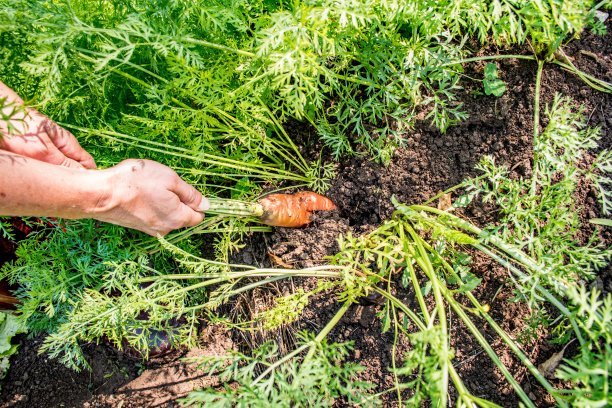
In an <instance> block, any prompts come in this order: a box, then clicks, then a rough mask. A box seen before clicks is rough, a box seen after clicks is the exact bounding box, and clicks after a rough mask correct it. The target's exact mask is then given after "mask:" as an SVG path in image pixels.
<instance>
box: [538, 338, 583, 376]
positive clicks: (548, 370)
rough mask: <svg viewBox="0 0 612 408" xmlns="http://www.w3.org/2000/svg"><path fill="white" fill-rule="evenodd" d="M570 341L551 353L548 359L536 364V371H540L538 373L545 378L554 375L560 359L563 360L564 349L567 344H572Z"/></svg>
mask: <svg viewBox="0 0 612 408" xmlns="http://www.w3.org/2000/svg"><path fill="white" fill-rule="evenodd" d="M572 341H574V340H572ZM572 341H570V342H569V343H567V344H566V345H565V347H563V350H561V351H560V352H558V353H555V354H553V355H552V356H551V357H550V358H549V359H548V360H546V361H545V362H543V363H542V364H540V365H538V371H539V372H540V374H542V375H543V376H544V377H546V378H553V377H554V376H555V372H556V371H557V367H559V364H560V363H561V360H563V353H565V349H566V348H567V346H569V345H570V344H572Z"/></svg>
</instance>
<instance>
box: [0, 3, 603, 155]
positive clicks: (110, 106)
mask: <svg viewBox="0 0 612 408" xmlns="http://www.w3.org/2000/svg"><path fill="white" fill-rule="evenodd" d="M0 4H1V5H2V10H3V11H2V14H1V18H0V21H1V22H2V25H1V26H0V35H2V36H3V37H6V38H7V41H10V42H11V44H14V45H15V49H16V50H20V52H19V53H17V52H14V53H9V54H10V57H11V58H12V60H11V61H10V62H6V63H5V65H4V66H3V68H4V69H2V70H0V75H2V76H3V77H6V78H7V79H9V80H12V85H14V86H16V87H17V88H18V90H19V91H24V92H26V91H27V92H28V94H29V92H30V91H32V86H31V84H32V83H33V82H34V83H35V84H36V92H37V94H36V97H37V99H38V100H39V101H40V102H41V103H42V104H43V105H44V106H45V112H46V113H48V114H50V115H51V116H52V117H54V118H57V119H61V120H65V121H67V122H69V123H71V124H73V125H78V126H81V127H83V128H93V129H96V130H101V129H106V130H107V129H109V128H110V129H114V130H116V131H118V132H121V133H125V134H130V135H137V137H138V138H139V139H144V140H155V141H161V142H164V143H169V144H172V145H176V146H182V147H186V148H188V149H190V150H192V151H194V152H205V151H206V152H215V151H224V153H225V154H226V155H230V156H231V157H232V158H243V157H245V156H249V155H252V156H253V158H260V157H262V156H267V155H269V154H273V155H275V154H274V150H275V149H276V148H277V147H278V146H277V145H275V143H274V142H272V141H270V140H268V138H265V137H262V136H264V135H265V136H269V133H270V129H271V126H270V125H271V124H272V119H271V118H270V116H269V115H268V112H269V111H271V112H272V115H273V116H274V117H277V118H279V120H280V121H281V122H282V121H283V120H284V119H285V118H288V117H293V118H297V119H307V120H308V121H310V122H312V123H314V124H315V125H316V126H317V128H318V130H319V133H320V135H321V137H322V138H323V140H324V141H325V142H326V144H327V145H328V146H330V148H331V149H332V151H333V152H334V155H335V156H336V157H337V158H339V157H340V156H342V155H345V154H355V153H356V152H357V150H356V149H355V144H354V143H356V144H358V145H363V146H364V147H365V148H366V149H367V151H369V153H370V154H372V155H373V156H374V157H375V158H377V159H379V160H380V161H382V162H387V161H388V160H389V157H390V151H391V149H392V148H393V147H394V146H397V145H399V144H401V143H402V137H401V131H402V130H403V129H405V128H406V127H407V126H410V124H411V123H412V121H413V119H414V117H415V116H416V114H417V113H418V112H417V111H418V110H419V109H425V110H427V111H428V112H429V114H428V116H429V117H430V118H431V120H432V122H433V123H434V124H435V125H436V126H438V127H439V128H440V129H441V130H442V131H444V130H445V129H446V128H447V127H448V126H449V125H451V124H452V123H454V122H456V121H458V120H461V119H462V118H464V117H465V114H464V113H462V112H461V104H459V103H457V102H456V101H455V96H454V92H455V91H456V90H457V89H459V88H460V86H459V85H458V81H459V78H460V71H461V67H460V65H458V64H457V62H458V61H459V60H461V58H462V57H463V56H464V54H465V47H464V39H465V38H467V37H468V36H474V37H477V38H478V39H479V40H481V41H482V42H484V41H488V40H492V41H495V42H496V43H498V44H514V43H523V42H525V41H527V40H529V41H530V42H531V43H532V45H533V47H534V49H535V51H536V52H537V53H540V52H543V51H546V52H547V53H550V52H552V51H554V50H555V49H556V48H557V47H559V45H560V44H561V43H562V42H563V41H564V40H565V39H567V38H569V37H570V36H572V35H577V34H578V33H580V32H581V31H582V30H583V29H584V27H585V26H586V25H587V24H589V21H592V20H593V18H592V13H591V9H590V6H591V5H592V4H591V2H583V1H569V2H568V1H564V2H559V4H557V2H552V3H549V2H544V3H543V2H540V1H535V0H534V1H527V2H519V3H517V4H515V2H508V1H504V2H498V1H493V2H481V1H476V0H469V1H462V2H459V3H457V2H447V1H442V2H440V1H436V2H407V3H402V4H401V5H398V4H397V3H396V2H392V1H387V0H367V1H366V0H363V1H348V0H336V1H333V2H326V1H325V2H324V1H308V2H302V1H299V2H289V3H288V2H283V1H279V2H264V1H256V2H251V1H245V0H219V1H212V2H211V1H203V0H189V1H178V2H177V1H164V2H157V3H155V5H152V4H151V3H150V2H147V1H141V0H136V1H131V2H128V3H125V2H123V1H119V0H104V1H103V2H101V3H96V7H92V6H91V1H90V0H78V1H71V2H65V1H59V2H42V3H41V2H34V3H32V2H28V1H9V2H8V3H7V2H6V1H4V2H3V3H0ZM8 57H9V56H7V58H8ZM220 67H223V68H222V69H219V68H220ZM26 75H27V77H28V80H27V81H26V80H25V79H24V78H25V76H26ZM13 76H14V78H13ZM421 107H422V108H421ZM220 135H223V137H222V138H219V136H220ZM353 142H354V143H353ZM96 144H98V143H92V147H94V146H93V145H96ZM108 145H110V146H111V147H113V148H114V150H115V152H114V153H118V151H117V149H118V147H117V145H116V141H115V142H105V143H104V145H103V146H101V147H102V148H103V149H106V148H107V146H108ZM138 147H140V148H141V149H140V151H139V150H138V149H135V150H132V149H130V151H129V153H130V154H138V155H139V154H142V151H141V150H142V146H138ZM148 154H150V152H149V153H148ZM105 157H108V159H109V161H113V160H116V157H117V156H116V155H109V154H108V153H107V154H106V155H105ZM154 157H155V158H157V156H155V155H154ZM162 157H163V158H164V160H167V161H168V162H169V164H172V165H174V166H175V167H186V166H179V165H178V164H179V163H181V161H180V160H178V158H176V157H164V156H163V155H162ZM273 161H274V159H273Z"/></svg>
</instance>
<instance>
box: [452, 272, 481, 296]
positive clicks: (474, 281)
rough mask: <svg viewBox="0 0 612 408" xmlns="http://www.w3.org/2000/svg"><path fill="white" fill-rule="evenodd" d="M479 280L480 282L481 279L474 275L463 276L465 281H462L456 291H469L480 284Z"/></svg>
mask: <svg viewBox="0 0 612 408" xmlns="http://www.w3.org/2000/svg"><path fill="white" fill-rule="evenodd" d="M480 282H482V279H480V278H477V277H476V276H474V275H472V274H469V275H467V276H466V277H465V283H463V284H462V285H461V286H460V287H459V289H458V290H457V293H464V292H469V291H471V290H474V289H475V288H476V286H478V285H480Z"/></svg>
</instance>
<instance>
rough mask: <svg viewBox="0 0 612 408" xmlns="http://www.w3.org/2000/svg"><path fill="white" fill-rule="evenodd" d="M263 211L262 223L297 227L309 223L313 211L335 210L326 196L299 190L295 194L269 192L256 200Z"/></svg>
mask: <svg viewBox="0 0 612 408" xmlns="http://www.w3.org/2000/svg"><path fill="white" fill-rule="evenodd" d="M257 203H258V204H260V205H261V206H262V207H263V210H264V213H263V215H262V216H261V217H260V218H259V219H260V220H261V222H262V223H264V224H266V225H271V226H274V227H289V228H299V227H303V226H305V225H308V224H310V216H311V215H312V212H313V211H331V210H335V209H336V208H338V207H336V206H335V205H334V203H333V202H332V201H331V200H330V199H329V198H327V197H323V196H322V195H320V194H317V193H313V192H312V191H301V192H299V193H297V194H295V195H290V194H270V195H268V196H266V197H264V198H262V199H260V200H258V201H257Z"/></svg>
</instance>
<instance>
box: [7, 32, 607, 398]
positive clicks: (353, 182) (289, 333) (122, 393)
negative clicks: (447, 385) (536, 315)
mask: <svg viewBox="0 0 612 408" xmlns="http://www.w3.org/2000/svg"><path fill="white" fill-rule="evenodd" d="M607 25H608V32H609V33H612V26H611V24H610V21H608V23H607ZM565 51H566V53H567V55H568V57H569V58H570V59H571V60H572V61H573V63H574V64H575V65H576V66H577V67H578V68H580V69H581V70H583V71H585V72H587V73H588V74H590V75H593V76H595V77H597V78H600V79H603V80H606V81H608V82H612V60H611V57H610V56H611V55H612V34H608V35H607V36H605V37H598V36H594V35H592V34H590V33H585V34H583V35H582V38H580V39H578V40H575V41H573V42H571V43H570V44H569V45H568V46H567V47H566V49H565ZM494 53H499V54H517V53H518V54H521V53H522V54H526V55H529V54H530V51H529V49H528V48H522V49H514V50H498V49H495V48H494V47H489V48H487V49H484V50H482V51H480V52H479V55H489V54H494ZM497 63H498V67H499V71H500V77H501V79H502V80H503V81H504V82H505V83H506V86H507V91H506V92H505V93H504V95H503V96H502V97H500V98H495V97H493V96H484V95H479V96H476V97H474V96H473V93H474V92H475V91H477V90H480V87H481V84H480V83H476V82H473V81H471V80H469V79H466V80H465V81H463V83H462V84H461V85H462V86H463V87H464V90H463V91H462V92H460V93H459V94H458V97H459V101H460V102H462V103H463V110H464V111H465V112H466V113H468V114H469V119H467V120H465V121H463V122H461V123H460V124H458V125H456V126H452V127H450V128H449V129H448V131H447V132H446V134H440V132H439V131H438V130H436V129H435V128H433V127H431V126H430V124H429V123H428V122H427V121H426V120H424V119H423V120H420V121H418V122H417V124H416V126H415V128H414V130H413V131H411V132H410V133H409V134H406V135H405V137H406V145H405V147H404V148H402V149H399V150H397V151H396V152H395V154H394V155H393V157H392V159H391V162H390V164H389V166H388V167H383V166H381V165H378V164H376V163H374V162H372V161H370V160H368V159H367V158H366V157H357V158H352V159H347V160H345V161H343V162H341V163H339V164H338V166H337V174H338V176H337V178H336V179H335V180H334V181H333V184H332V186H331V189H330V190H329V192H328V193H327V195H328V196H329V197H330V198H331V199H332V200H333V201H334V202H335V203H336V205H337V206H338V208H339V209H338V210H337V211H333V212H331V213H326V214H321V213H320V214H317V215H315V216H314V217H313V219H314V221H313V222H312V224H311V225H310V226H309V227H307V228H303V229H284V228H277V229H276V230H275V231H274V232H273V233H269V234H265V235H262V234H260V235H253V236H250V237H247V238H246V240H245V243H246V246H245V248H243V249H242V250H241V251H240V252H239V253H238V254H237V255H236V259H234V261H237V262H241V263H246V264H252V265H257V266H271V265H274V263H275V262H277V261H276V260H274V259H272V257H271V255H270V254H273V255H274V256H275V257H278V258H280V259H281V260H282V262H283V263H284V264H290V265H294V266H296V267H308V266H313V265H319V264H321V263H322V262H323V258H324V257H326V256H330V255H333V254H335V253H336V252H337V250H338V244H337V241H336V240H337V237H338V235H339V234H346V233H348V232H351V233H352V234H353V235H359V234H364V233H367V232H370V231H372V230H373V229H375V228H376V227H377V226H379V225H380V224H381V223H382V222H383V221H384V220H387V219H389V218H390V217H391V215H392V213H393V211H394V208H393V206H392V204H391V200H390V199H391V197H392V196H395V197H396V198H397V200H398V201H399V202H404V203H408V204H418V203H423V202H424V201H426V200H427V199H429V198H431V197H433V196H434V195H436V194H437V193H438V192H439V191H441V190H442V191H443V190H446V189H448V188H450V187H453V186H454V185H456V184H458V183H460V182H461V181H463V180H464V179H466V178H468V177H471V176H475V175H477V171H476V170H475V169H474V168H475V165H476V164H477V163H478V162H479V160H480V159H481V158H482V156H483V155H485V154H488V155H492V156H493V157H494V158H495V160H496V162H497V163H500V164H505V165H506V166H508V167H509V168H510V169H512V177H529V176H530V175H531V168H532V157H533V151H532V139H533V109H534V102H533V101H534V88H535V76H536V63H535V62H533V61H527V60H516V59H507V60H499V61H498V62H497ZM485 65H486V63H485V62H479V63H470V64H467V65H466V66H465V69H466V71H465V73H466V75H467V76H469V77H475V78H481V77H482V76H483V69H484V66H485ZM555 93H561V94H562V95H565V96H571V97H572V98H573V99H574V101H575V102H577V103H578V104H583V105H584V106H585V109H586V114H587V117H588V125H589V126H592V127H594V126H599V127H601V136H602V140H601V142H600V145H601V148H610V147H612V115H610V112H612V98H611V97H610V95H609V94H604V93H601V92H598V91H596V90H593V89H592V88H590V87H589V86H587V85H586V84H585V83H584V82H583V81H581V80H580V79H579V78H578V77H576V76H574V75H572V74H570V73H567V72H565V71H564V70H562V69H561V68H559V67H557V66H554V65H552V64H547V65H546V66H545V69H544V72H543V77H542V97H541V99H542V100H541V103H542V105H541V108H542V110H543V109H544V106H545V104H550V103H551V102H552V100H553V98H554V95H555ZM423 116H424V115H423ZM545 126H546V120H545V119H544V120H543V121H542V123H541V127H542V129H543V128H544V127H545ZM289 130H290V132H291V136H292V137H293V138H294V140H296V141H297V144H298V145H300V146H302V148H303V149H304V154H305V155H306V156H309V155H311V154H314V153H317V152H319V151H320V150H321V146H320V144H319V142H318V141H317V137H316V134H315V132H314V131H313V130H312V129H311V128H309V127H305V125H303V124H297V123H293V124H291V125H290V126H289ZM324 153H325V151H324ZM595 153H596V152H592V154H595ZM590 158H591V157H590V156H589V155H587V156H585V158H584V160H585V162H588V161H589V160H590ZM576 199H577V201H578V203H579V204H580V205H581V206H582V212H581V216H582V217H583V218H585V219H588V218H593V217H601V213H600V210H599V205H598V203H597V200H596V197H595V195H594V192H593V191H592V190H591V189H590V188H588V186H586V187H585V188H584V189H581V191H579V192H577V194H576ZM465 215H466V216H468V217H469V218H470V220H471V221H472V222H474V223H476V224H477V225H485V224H488V223H490V222H495V221H496V219H497V214H496V213H495V212H494V211H493V210H492V209H491V208H487V207H484V206H472V207H469V208H468V209H467V211H466V213H465ZM591 232H592V230H585V231H584V235H583V236H582V237H580V238H582V239H584V238H585V237H588V235H589V234H590V233H591ZM602 234H603V236H604V239H605V240H606V243H607V245H608V246H609V245H610V244H611V243H612V237H611V234H610V233H609V231H604V232H602ZM262 238H263V239H262ZM3 245H4V247H6V244H3ZM4 247H3V248H4ZM6 251H8V250H6ZM473 257H474V263H473V264H472V271H473V272H474V273H475V274H476V275H477V276H479V277H481V278H482V283H481V284H480V285H479V286H478V288H477V289H476V290H475V291H474V295H475V296H476V298H477V299H479V300H480V301H481V302H482V303H487V304H489V305H490V308H491V315H492V317H493V318H494V319H495V320H496V321H497V322H498V324H499V325H501V326H502V328H504V329H505V330H506V331H507V332H508V333H510V334H511V335H512V336H516V335H518V334H519V333H520V332H521V331H522V329H523V326H524V324H525V322H524V319H525V317H527V316H528V315H529V311H528V310H527V307H526V306H525V305H524V304H520V303H512V302H510V299H512V298H513V297H514V294H513V292H512V289H511V287H510V286H509V285H507V279H508V275H507V272H506V271H505V270H504V269H503V268H501V267H499V266H498V265H497V264H496V263H494V262H492V261H491V260H490V259H488V258H486V257H484V256H482V255H479V254H477V253H474V254H473ZM599 279H600V280H601V284H602V285H603V289H604V291H606V292H611V291H612V268H611V267H610V266H608V267H607V268H605V269H604V270H601V271H600V276H599ZM313 285H314V282H313V281H312V280H309V279H301V280H300V279H294V280H293V281H291V282H289V283H284V284H279V285H276V286H273V287H270V288H267V289H263V290H259V291H256V292H254V293H252V294H250V295H248V296H244V297H242V298H240V299H237V300H236V302H235V304H234V305H233V307H234V308H235V310H240V311H241V312H242V313H249V312H250V313H253V310H252V309H253V308H255V307H257V304H258V303H266V302H271V299H272V298H273V297H274V296H278V295H279V294H287V293H289V291H290V290H291V288H292V287H299V286H303V287H306V288H312V287H313ZM396 286H397V287H398V289H397V292H396V293H395V295H396V296H397V297H398V298H400V299H401V300H402V301H404V302H405V303H406V304H407V305H408V306H417V304H416V300H415V299H414V296H413V294H412V293H410V292H409V291H407V290H403V289H401V286H400V285H396ZM253 305H255V306H253ZM338 308H339V305H338V304H337V303H336V301H335V300H334V297H333V295H330V294H329V293H322V294H320V295H318V296H316V297H315V298H314V299H313V300H312V302H311V303H310V304H309V306H307V308H306V310H305V312H304V314H303V317H302V319H301V320H300V321H298V322H297V323H296V324H295V325H294V326H292V327H289V328H285V329H284V330H283V331H277V332H274V333H263V332H259V333H258V332H255V333H253V334H252V335H248V336H245V335H244V334H238V333H231V332H223V331H220V330H218V329H215V328H212V327H206V328H204V329H203V333H202V338H201V340H202V341H201V342H200V344H201V345H200V348H197V349H194V350H192V351H189V352H186V351H185V352H179V353H175V354H173V355H171V356H167V357H165V358H164V359H162V360H153V361H150V362H147V363H141V362H135V361H133V360H131V359H129V358H127V357H126V356H124V355H122V354H121V353H120V352H117V351H115V350H112V349H110V348H108V347H106V346H104V345H94V344H91V345H87V346H86V347H85V351H86V355H87V358H88V360H89V361H90V363H91V366H92V371H91V372H80V373H77V372H74V371H72V370H69V369H67V368H65V367H64V366H62V365H61V364H60V363H59V362H57V361H54V360H49V359H47V358H46V357H45V356H40V355H38V354H37V349H38V347H39V345H40V343H41V341H42V339H41V338H40V337H35V338H27V337H26V336H20V337H18V339H17V341H19V343H20V350H19V353H18V354H17V355H15V356H13V357H12V358H11V368H10V370H9V372H8V375H7V377H6V378H5V379H4V380H2V381H1V384H0V385H1V387H2V395H1V396H0V408H4V407H28V408H36V407H174V406H177V405H178V403H177V402H176V400H177V399H178V398H180V397H183V396H185V395H186V394H187V393H188V392H189V391H190V390H192V389H194V388H200V387H203V386H207V385H212V386H216V385H218V382H217V379H215V378H209V377H205V376H203V375H202V374H201V373H199V372H198V371H197V369H196V367H195V366H193V364H190V363H188V362H184V361H182V360H181V359H180V358H181V357H194V356H206V355H218V354H219V353H222V352H223V350H224V349H227V348H232V347H236V348H241V347H242V348H244V347H246V346H249V347H252V346H256V345H258V344H261V343H262V342H263V341H265V340H266V339H268V338H275V339H278V340H281V342H282V344H283V346H284V347H285V348H286V349H288V350H290V349H291V347H292V343H293V342H294V341H295V333H296V331H297V330H300V329H307V330H310V331H318V330H320V329H321V328H322V327H323V326H324V325H325V324H326V323H327V321H328V320H329V319H330V318H331V317H332V316H333V315H334V314H335V313H336V311H337V309H338ZM381 309H382V306H380V305H376V304H375V303H369V302H366V301H364V302H362V304H356V305H353V306H351V309H350V310H349V312H348V313H347V314H346V315H345V317H344V318H343V320H342V321H341V322H340V323H339V324H338V325H337V326H336V327H335V328H334V329H333V330H332V332H331V334H330V336H329V340H330V341H332V342H334V341H349V340H350V341H353V342H354V351H353V352H352V355H351V356H350V357H351V359H353V360H355V361H357V362H359V363H360V364H361V365H363V366H364V371H363V372H362V374H361V377H362V379H363V380H365V381H368V382H371V383H372V384H373V385H374V389H375V390H376V391H383V390H386V389H389V388H391V387H392V386H393V378H392V375H391V373H390V372H389V370H388V368H389V367H391V365H392V361H391V345H392V343H393V334H392V332H387V333H385V334H381V323H380V319H378V318H377V316H376V314H377V313H378V312H380V311H381ZM455 320H458V319H455ZM455 320H453V323H452V325H451V328H450V330H451V332H452V344H451V346H452V348H453V349H454V352H455V360H454V361H455V367H456V368H457V370H458V372H459V374H460V376H461V377H462V378H463V379H464V381H465V384H466V386H467V387H468V388H469V389H470V390H471V391H472V392H473V393H474V394H475V395H477V396H480V397H483V398H487V399H490V400H492V401H494V402H496V403H498V404H499V405H502V406H507V407H516V406H518V402H519V400H518V397H517V396H516V395H515V394H514V392H513V391H512V389H511V387H510V386H509V385H508V384H507V382H506V381H505V380H504V378H503V376H502V375H501V373H500V372H499V371H498V370H497V369H496V368H495V367H494V365H493V364H492V363H491V362H490V360H489V358H488V357H487V355H486V353H484V352H483V350H482V348H481V347H480V345H479V344H478V342H477V341H476V340H475V339H474V338H473V337H472V336H471V335H469V334H468V332H467V329H466V327H464V326H463V325H462V324H461V323H460V322H457V321H455ZM477 323H478V324H479V325H480V327H481V328H482V331H483V333H484V335H485V337H486V338H487V339H488V340H489V341H490V342H491V344H492V345H493V348H494V350H495V351H496V352H497V354H498V355H499V356H500V358H501V361H502V362H503V363H504V364H505V365H506V367H507V368H508V369H509V370H510V372H512V373H514V375H515V378H516V379H517V381H518V382H519V383H520V384H521V385H522V386H523V388H524V389H525V391H526V392H527V393H528V395H529V397H530V398H531V399H533V400H534V402H535V404H536V406H552V405H553V401H552V400H551V398H550V397H549V396H547V394H546V392H545V391H544V390H543V389H542V388H541V387H540V386H539V385H538V383H537V381H535V380H534V379H533V377H531V375H529V374H528V373H527V372H526V370H525V369H524V368H522V367H521V365H520V364H519V362H518V361H517V359H515V358H514V357H513V355H512V353H511V352H510V351H509V350H508V349H507V348H505V347H504V346H503V344H502V342H501V341H500V340H499V338H498V337H496V335H495V333H494V332H493V330H492V329H491V328H490V327H487V326H486V325H483V324H480V323H481V322H477ZM537 334H538V337H537V339H536V340H535V341H534V342H532V343H531V344H529V346H528V347H526V348H525V351H526V353H527V355H528V356H529V357H530V358H531V359H532V361H533V362H535V363H536V365H537V364H539V363H542V362H544V361H546V360H547V359H548V358H549V357H550V356H551V355H552V354H553V353H554V352H557V351H560V348H559V347H558V346H556V345H554V344H552V343H551V342H550V340H551V334H550V333H548V332H547V329H546V328H542V329H541V332H540V333H537ZM407 347H408V345H407V344H406V343H405V342H404V343H402V342H400V344H399V346H398V349H397V350H396V353H397V354H396V355H397V356H398V358H401V355H402V353H403V352H404V351H406V348H407ZM572 352H573V350H572V348H571V346H570V347H569V348H568V349H567V350H566V356H571V355H572ZM555 381H556V380H553V384H554V385H556V386H559V387H563V386H565V385H564V384H559V383H556V382H555ZM385 398H386V399H385V405H386V406H390V407H392V406H395V405H396V402H395V401H396V395H395V394H394V393H387V394H385Z"/></svg>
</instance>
